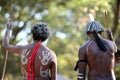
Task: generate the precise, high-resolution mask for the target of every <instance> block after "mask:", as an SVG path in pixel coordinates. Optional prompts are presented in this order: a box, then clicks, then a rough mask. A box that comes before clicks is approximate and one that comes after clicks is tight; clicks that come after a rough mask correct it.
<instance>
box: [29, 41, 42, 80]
mask: <svg viewBox="0 0 120 80" xmlns="http://www.w3.org/2000/svg"><path fill="white" fill-rule="evenodd" d="M40 44H41V41H39V42H38V43H37V44H36V46H35V48H34V50H33V52H32V54H31V56H30V60H29V63H28V80H35V78H34V58H35V55H36V52H37V51H38V49H39V46H40ZM31 74H32V77H31Z"/></svg>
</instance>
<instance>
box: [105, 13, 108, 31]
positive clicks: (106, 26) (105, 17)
mask: <svg viewBox="0 0 120 80" xmlns="http://www.w3.org/2000/svg"><path fill="white" fill-rule="evenodd" d="M105 19H106V20H105V21H106V28H107V30H108V17H107V11H105Z"/></svg>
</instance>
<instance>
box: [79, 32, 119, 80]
mask: <svg viewBox="0 0 120 80" xmlns="http://www.w3.org/2000/svg"><path fill="white" fill-rule="evenodd" d="M88 36H89V37H90V39H89V40H88V41H87V42H86V43H85V44H83V45H82V46H81V47H80V49H79V52H78V57H79V60H87V62H79V64H78V68H79V73H82V74H84V77H83V78H78V80H85V74H86V67H87V65H88V68H89V71H88V80H116V79H115V74H114V65H115V53H116V51H117V47H116V45H115V43H114V42H113V41H110V40H106V39H103V38H101V37H100V38H101V40H102V42H103V44H104V45H105V46H106V48H107V51H106V52H104V51H102V50H100V49H99V47H98V45H97V43H96V41H95V38H94V37H93V33H88ZM99 36H100V35H99Z"/></svg>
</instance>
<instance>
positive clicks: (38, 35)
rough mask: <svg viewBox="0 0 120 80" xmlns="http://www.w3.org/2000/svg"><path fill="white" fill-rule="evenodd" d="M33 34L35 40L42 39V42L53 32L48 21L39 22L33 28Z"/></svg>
mask: <svg viewBox="0 0 120 80" xmlns="http://www.w3.org/2000/svg"><path fill="white" fill-rule="evenodd" d="M31 33H32V34H33V40H41V41H42V42H43V41H45V40H46V39H48V37H49V36H50V34H51V30H50V28H49V27H48V25H47V24H46V23H43V22H42V23H37V24H35V25H34V26H33V28H32V29H31Z"/></svg>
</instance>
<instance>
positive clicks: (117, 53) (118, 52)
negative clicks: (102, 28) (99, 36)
mask: <svg viewBox="0 0 120 80" xmlns="http://www.w3.org/2000/svg"><path fill="white" fill-rule="evenodd" d="M106 35H107V37H108V39H109V40H111V41H114V40H113V35H112V32H111V31H110V30H107V31H106ZM114 46H115V61H116V62H120V50H119V49H117V46H116V44H115V42H114Z"/></svg>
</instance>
